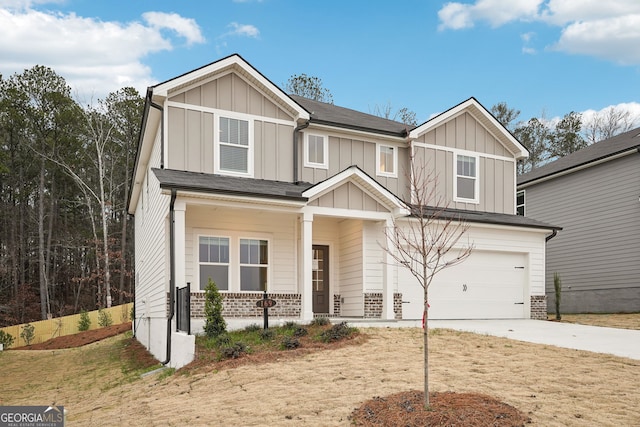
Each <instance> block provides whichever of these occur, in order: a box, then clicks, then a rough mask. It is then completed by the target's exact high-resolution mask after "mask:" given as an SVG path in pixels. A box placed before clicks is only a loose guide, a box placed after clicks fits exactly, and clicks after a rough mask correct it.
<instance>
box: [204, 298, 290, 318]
mask: <svg viewBox="0 0 640 427" xmlns="http://www.w3.org/2000/svg"><path fill="white" fill-rule="evenodd" d="M204 295H205V294H204V292H192V293H191V317H192V318H196V319H197V318H201V319H202V318H204ZM220 295H222V315H223V316H224V317H262V315H263V309H262V308H258V307H257V306H256V301H258V300H259V299H262V297H263V294H262V292H251V293H245V292H242V293H226V292H220ZM267 296H268V297H269V298H271V299H274V300H275V301H276V306H275V307H272V308H270V309H269V316H276V317H300V310H301V308H302V298H301V296H300V294H270V293H267Z"/></svg>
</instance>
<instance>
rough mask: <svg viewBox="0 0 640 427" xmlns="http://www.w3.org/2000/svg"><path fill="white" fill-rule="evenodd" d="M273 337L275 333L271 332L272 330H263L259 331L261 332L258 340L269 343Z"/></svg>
mask: <svg viewBox="0 0 640 427" xmlns="http://www.w3.org/2000/svg"><path fill="white" fill-rule="evenodd" d="M275 336H276V333H275V331H273V330H271V329H263V330H261V331H260V338H261V339H262V340H263V341H269V340H272V339H273V337H275Z"/></svg>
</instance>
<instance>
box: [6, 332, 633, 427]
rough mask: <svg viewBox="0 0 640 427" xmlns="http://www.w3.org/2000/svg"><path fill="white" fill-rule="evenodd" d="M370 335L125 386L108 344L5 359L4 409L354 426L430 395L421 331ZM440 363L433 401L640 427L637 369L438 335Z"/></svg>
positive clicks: (606, 359)
mask: <svg viewBox="0 0 640 427" xmlns="http://www.w3.org/2000/svg"><path fill="white" fill-rule="evenodd" d="M364 333H366V334H367V335H369V339H368V340H366V341H365V342H364V343H363V344H361V345H354V346H344V347H341V348H338V349H336V350H327V351H319V352H315V353H310V354H306V355H302V356H300V357H297V358H286V359H285V360H282V361H280V362H278V363H267V364H251V365H242V366H238V367H236V368H233V369H222V370H214V368H210V369H206V368H203V369H202V370H197V371H192V372H189V373H187V374H181V373H180V372H177V373H176V374H174V375H173V376H170V377H168V378H160V377H159V376H150V377H146V378H144V379H142V380H138V381H135V382H132V383H123V384H117V385H113V384H115V383H117V381H118V372H117V371H116V372H114V369H113V366H108V365H107V364H105V367H104V369H100V365H96V364H91V363H92V362H91V360H94V359H96V358H97V357H98V354H99V353H100V351H101V349H102V347H100V346H101V345H103V344H102V343H94V344H90V345H88V346H85V347H82V348H80V349H70V350H57V351H55V352H50V351H45V352H13V353H14V354H11V353H12V352H5V354H1V355H0V364H2V365H3V366H5V367H6V368H7V370H8V372H10V374H9V377H8V378H7V383H6V384H5V387H3V388H1V389H0V404H4V405H11V404H49V403H51V402H56V403H57V404H62V405H64V406H65V408H67V409H68V411H69V418H68V420H69V422H70V424H71V423H73V424H72V425H123V424H128V423H131V422H134V421H135V424H136V425H185V424H188V425H203V426H205V425H243V426H252V425H256V426H258V425H260V426H263V425H274V426H280V425H283V426H288V425H290V426H298V425H309V426H318V425H323V426H334V425H335V426H346V425H350V420H349V416H350V414H351V413H352V412H353V410H354V409H355V408H357V407H359V406H361V405H362V404H363V403H364V402H366V401H368V400H370V399H372V398H374V397H376V396H381V397H385V396H390V395H392V394H395V393H400V392H406V391H410V390H421V389H422V374H423V371H422V367H423V365H422V331H421V330H419V329H400V330H398V329H367V330H365V331H364ZM115 339H119V338H111V339H110V340H115ZM106 342H109V340H107V341H106ZM45 353H46V354H45ZM27 354H28V356H25V357H20V356H19V355H27ZM27 358H28V363H25V361H27ZM430 363H431V365H430V375H431V376H430V385H431V391H433V392H449V391H451V392H456V393H481V394H485V395H488V396H491V397H494V398H496V399H498V400H499V401H502V402H504V403H506V404H508V405H511V406H513V407H515V408H517V409H519V410H520V411H522V412H523V413H524V414H526V416H528V417H530V418H531V421H532V425H539V426H585V425H598V426H622V425H624V426H630V425H640V404H639V402H640V389H638V387H637V384H639V383H640V362H639V361H636V360H631V359H625V358H619V357H614V356H607V355H599V354H594V353H588V352H583V351H577V350H568V349H559V348H555V347H550V346H543V345H536V344H528V343H521V342H517V341H512V340H508V339H504V338H496V337H488V336H481V335H474V334H470V333H463V332H455V331H443V330H435V331H432V333H431V337H430ZM39 364H40V365H39ZM83 364H84V365H86V364H89V365H88V366H91V367H92V368H91V369H86V368H85V367H84V366H83ZM43 372H47V374H46V375H43V374H42V373H43ZM104 384H107V385H109V384H111V386H109V387H104Z"/></svg>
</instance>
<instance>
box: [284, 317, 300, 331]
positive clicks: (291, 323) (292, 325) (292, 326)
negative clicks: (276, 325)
mask: <svg viewBox="0 0 640 427" xmlns="http://www.w3.org/2000/svg"><path fill="white" fill-rule="evenodd" d="M297 327H298V324H297V323H296V322H294V321H293V320H289V321H287V322H285V323H284V325H282V329H285V330H291V331H295V329H296V328H297Z"/></svg>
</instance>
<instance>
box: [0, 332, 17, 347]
mask: <svg viewBox="0 0 640 427" xmlns="http://www.w3.org/2000/svg"><path fill="white" fill-rule="evenodd" d="M13 341H14V338H13V335H11V334H10V333H8V332H5V331H0V344H2V345H3V346H4V348H5V349H7V348H9V347H11V344H13Z"/></svg>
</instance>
